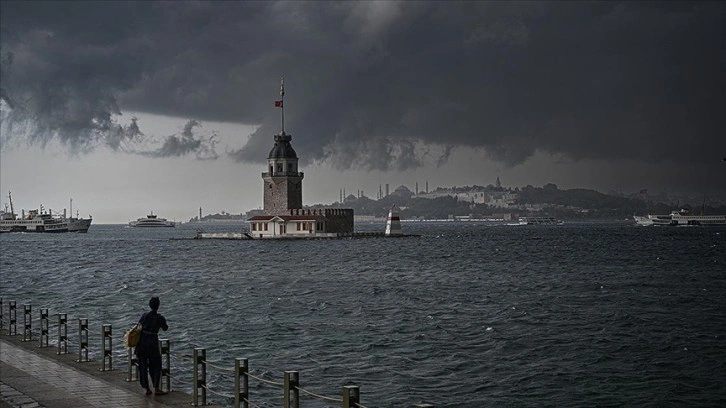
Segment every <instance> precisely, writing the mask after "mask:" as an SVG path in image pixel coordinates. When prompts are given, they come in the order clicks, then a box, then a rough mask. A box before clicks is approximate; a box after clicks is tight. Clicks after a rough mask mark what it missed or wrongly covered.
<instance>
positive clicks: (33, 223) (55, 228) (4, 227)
mask: <svg viewBox="0 0 726 408" xmlns="http://www.w3.org/2000/svg"><path fill="white" fill-rule="evenodd" d="M23 213H25V211H23ZM5 232H68V223H67V222H65V220H63V219H61V218H55V217H53V216H52V215H51V214H50V213H46V212H43V211H42V210H41V212H40V213H39V212H38V210H30V211H28V215H27V216H25V214H23V215H22V216H21V217H19V218H18V216H17V214H15V213H14V212H13V211H10V212H9V213H8V212H5V211H3V212H2V213H0V233H5Z"/></svg>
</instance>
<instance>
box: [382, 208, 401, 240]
mask: <svg viewBox="0 0 726 408" xmlns="http://www.w3.org/2000/svg"><path fill="white" fill-rule="evenodd" d="M391 235H403V231H402V230H401V217H399V216H398V211H396V206H395V205H394V206H393V207H391V209H390V210H389V211H388V220H387V221H386V236H387V237H388V236H391Z"/></svg>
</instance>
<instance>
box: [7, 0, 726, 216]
mask: <svg viewBox="0 0 726 408" xmlns="http://www.w3.org/2000/svg"><path fill="white" fill-rule="evenodd" d="M0 24H1V27H0V28H1V32H0V34H1V36H0V54H1V55H0V63H1V70H0V99H2V101H1V102H0V104H1V106H0V108H1V109H2V116H1V119H2V123H1V124H0V130H1V131H2V133H1V135H0V143H1V145H0V154H1V156H0V184H1V187H0V188H1V189H2V196H3V200H2V203H6V202H7V194H8V191H12V193H13V202H14V204H15V206H16V209H17V208H26V209H27V208H37V207H38V206H39V205H40V204H43V205H44V206H45V207H46V208H48V207H50V208H52V209H53V210H56V209H57V210H60V209H62V208H63V207H68V205H69V200H70V198H73V200H74V212H75V209H78V210H79V211H81V214H82V215H87V214H92V215H93V216H94V219H96V220H97V222H100V223H125V222H128V221H129V220H131V219H135V218H138V217H142V216H144V215H146V214H147V213H148V212H149V211H152V210H153V211H154V212H155V213H157V214H159V215H160V216H163V217H167V218H170V219H176V220H178V221H180V220H183V221H186V220H188V219H189V218H191V217H193V216H195V215H196V214H197V213H198V209H199V207H200V206H201V207H203V212H204V213H205V214H206V213H216V212H220V211H227V212H230V213H240V212H245V211H247V210H249V209H252V208H257V207H260V206H261V205H262V179H261V177H260V173H261V172H262V171H264V170H265V164H264V163H265V160H266V158H267V155H268V153H269V151H270V149H271V148H272V144H273V135H274V134H275V133H276V132H278V131H279V130H280V113H281V112H280V109H279V108H275V106H274V101H275V100H277V99H279V81H280V78H281V77H284V78H285V91H286V94H285V130H286V132H287V133H291V134H292V136H293V139H292V144H293V147H294V148H295V150H296V151H297V153H298V156H299V157H300V163H301V168H302V171H304V172H305V179H304V181H303V192H304V203H305V204H315V203H330V202H333V201H336V200H337V199H338V194H339V190H340V189H341V188H345V189H346V192H347V193H356V192H357V191H358V190H359V189H360V190H364V192H365V194H366V195H367V196H369V197H372V198H376V195H377V191H378V186H379V184H383V185H385V184H386V183H389V184H390V186H391V189H394V188H395V187H397V186H399V185H401V184H404V185H406V186H407V187H409V188H410V189H412V190H413V189H414V187H415V183H416V182H418V184H419V189H424V188H425V183H426V182H427V181H428V183H429V188H430V189H433V188H434V187H438V186H442V187H447V186H454V185H459V186H462V185H473V184H478V185H487V184H492V183H494V181H495V180H496V178H497V177H500V179H501V180H502V183H503V184H504V185H505V186H520V187H521V186H524V185H527V184H531V185H535V186H541V185H543V184H545V183H555V184H557V185H558V186H560V188H575V187H582V188H593V189H597V190H600V191H602V192H608V191H611V190H622V191H623V192H626V193H627V192H633V191H635V192H637V191H639V190H640V189H644V188H647V189H648V190H649V192H651V193H656V192H660V191H666V192H670V193H676V192H684V193H691V194H696V195H702V194H707V195H724V194H726V163H725V162H722V160H721V159H722V157H724V156H726V114H724V112H726V75H724V73H725V72H726V3H724V2H715V1H714V2H693V1H690V2H683V3H678V2H672V1H666V2H615V1H607V2H602V3H597V2H543V1H536V2H503V1H495V2H483V1H477V2H449V1H447V2H414V1H405V2H395V1H382V2H352V1H343V2H332V1H319V2H302V1H292V2H191V1H183V2H106V1H97V2H86V1H84V2H68V1H65V2H64V1H52V2H33V1H24V2H20V1H17V2H16V1H3V2H0Z"/></svg>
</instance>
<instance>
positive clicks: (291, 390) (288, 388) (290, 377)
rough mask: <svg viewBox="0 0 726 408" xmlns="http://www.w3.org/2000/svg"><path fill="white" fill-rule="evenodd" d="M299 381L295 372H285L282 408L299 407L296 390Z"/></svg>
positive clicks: (298, 395)
mask: <svg viewBox="0 0 726 408" xmlns="http://www.w3.org/2000/svg"><path fill="white" fill-rule="evenodd" d="M299 379H300V377H299V373H298V372H297V371H285V375H284V397H283V402H282V406H283V408H299V407H300V391H298V389H297V386H298V385H299Z"/></svg>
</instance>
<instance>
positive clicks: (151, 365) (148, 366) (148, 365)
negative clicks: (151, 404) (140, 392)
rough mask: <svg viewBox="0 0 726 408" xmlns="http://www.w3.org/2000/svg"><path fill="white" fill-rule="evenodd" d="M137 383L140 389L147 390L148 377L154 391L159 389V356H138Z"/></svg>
mask: <svg viewBox="0 0 726 408" xmlns="http://www.w3.org/2000/svg"><path fill="white" fill-rule="evenodd" d="M138 357H139V381H140V382H141V387H143V388H146V389H147V390H148V389H150V388H149V375H151V384H152V385H153V386H154V389H159V383H160V382H161V356H154V355H147V354H140V355H139V356H138Z"/></svg>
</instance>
